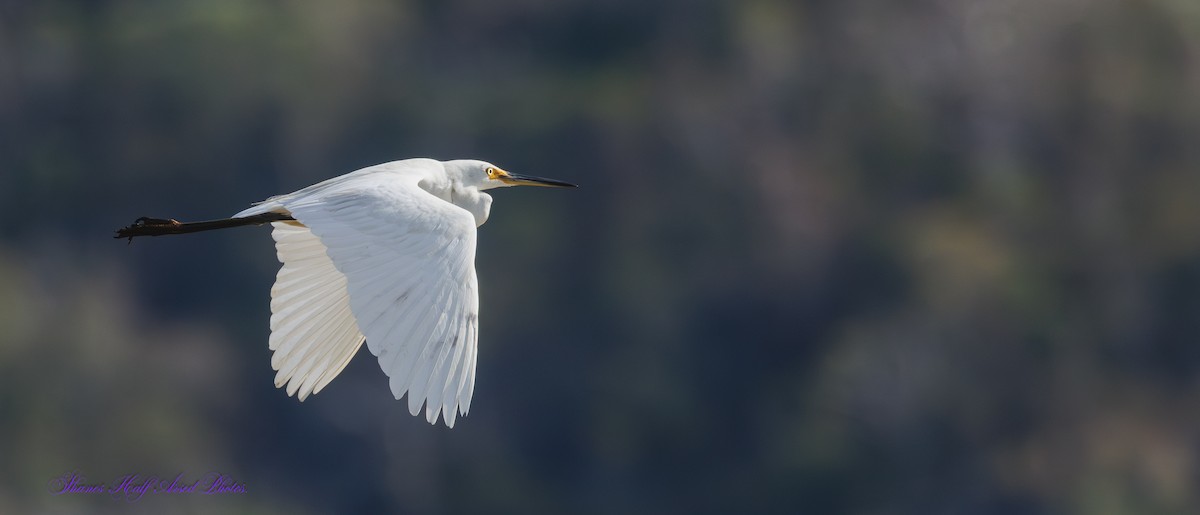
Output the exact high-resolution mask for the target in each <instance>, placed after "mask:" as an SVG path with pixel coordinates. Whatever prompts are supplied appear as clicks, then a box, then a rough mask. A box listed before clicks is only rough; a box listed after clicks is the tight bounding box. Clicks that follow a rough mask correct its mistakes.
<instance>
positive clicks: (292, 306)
mask: <svg viewBox="0 0 1200 515" xmlns="http://www.w3.org/2000/svg"><path fill="white" fill-rule="evenodd" d="M522 184H524V185H540V186H557V187H569V186H571V185H568V184H566V183H561V182H558V181H552V180H548V179H538V178H534V177H523V176H518V175H514V174H510V173H508V172H505V171H503V170H501V169H500V168H498V167H496V166H494V165H491V164H489V163H485V162H483V161H473V160H460V161H447V162H444V163H443V162H439V161H435V160H432V159H407V160H403V161H394V162H391V163H384V164H381V165H377V166H372V167H369V168H364V169H362V170H358V171H355V172H352V173H349V174H346V175H343V176H341V177H336V178H333V179H330V180H327V181H325V182H322V183H319V184H316V185H313V186H310V187H308V188H304V189H302V190H299V191H297V192H295V193H290V194H287V195H280V196H276V197H271V198H270V199H267V200H265V201H263V202H260V203H258V204H256V205H255V206H254V207H251V208H250V209H247V210H245V211H242V212H240V213H238V214H236V215H234V218H243V217H248V216H253V215H260V214H263V213H271V212H274V213H283V214H289V215H291V217H292V218H294V219H295V221H281V222H273V223H272V224H271V225H272V226H273V231H272V236H273V237H274V239H275V244H276V249H277V251H278V257H279V261H280V262H281V263H283V266H282V267H281V268H280V270H279V274H278V276H277V277H276V281H275V286H274V287H273V288H272V289H271V337H270V348H271V350H272V351H274V354H273V355H272V358H271V366H272V368H274V369H275V370H277V371H278V372H277V374H276V376H275V385H276V386H277V387H282V386H284V385H286V386H287V393H288V395H298V396H299V399H300V400H304V399H305V398H307V397H308V395H310V394H313V393H318V392H320V391H321V389H322V388H324V387H325V385H327V384H329V382H330V381H332V380H333V378H334V377H336V376H337V375H338V373H340V372H341V371H342V369H344V368H345V366H346V364H347V363H348V362H349V361H350V359H351V358H352V357H353V356H354V354H355V352H356V351H357V350H358V348H359V346H360V345H362V343H363V341H364V338H365V340H366V342H367V348H368V349H370V351H371V353H372V354H374V355H375V356H377V357H378V358H379V364H380V366H381V367H382V368H383V371H384V373H386V374H387V376H388V377H389V383H390V386H391V390H392V393H393V394H394V395H395V397H396V398H397V399H400V398H401V397H403V396H404V395H405V394H407V395H408V407H409V411H410V412H412V414H413V415H416V414H418V413H419V412H420V410H421V406H422V405H424V406H425V418H426V420H428V421H429V422H430V423H436V421H437V419H438V416H439V415H441V417H442V418H443V420H445V423H446V425H447V426H449V427H454V421H455V419H456V418H457V416H458V415H459V414H462V415H466V414H467V413H468V411H470V407H471V397H472V395H473V393H474V389H475V365H476V356H477V354H478V352H477V351H478V337H479V294H478V286H477V279H476V276H475V263H474V261H475V230H476V227H478V226H479V225H482V224H483V223H484V222H485V221H487V217H488V214H489V211H490V208H491V201H492V199H491V197H490V196H489V195H487V194H486V193H483V191H482V190H485V189H489V188H493V187H498V186H512V185H522Z"/></svg>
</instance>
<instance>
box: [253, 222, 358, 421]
mask: <svg viewBox="0 0 1200 515" xmlns="http://www.w3.org/2000/svg"><path fill="white" fill-rule="evenodd" d="M271 225H272V226H273V227H274V229H273V230H272V231H271V237H273V238H275V249H276V251H277V253H278V255H279V262H280V263H283V266H282V267H280V268H279V274H278V275H276V277H275V285H274V286H272V287H271V339H270V348H271V350H272V351H274V354H272V355H271V368H273V369H275V370H277V371H278V372H277V373H276V374H275V386H276V387H281V386H283V385H284V384H286V385H287V393H288V395H296V394H298V395H299V398H300V400H301V401H303V400H304V399H306V398H307V397H308V396H309V394H313V393H319V392H320V391H321V389H322V388H324V387H325V385H327V384H329V382H330V381H332V380H333V378H335V377H337V375H338V374H340V373H341V372H342V369H344V368H346V364H348V363H350V359H351V358H353V357H354V354H355V353H357V352H358V348H359V347H360V346H362V343H363V335H362V333H360V332H359V331H358V325H357V324H356V323H355V320H354V316H353V315H352V314H351V312H350V300H349V296H348V294H347V292H346V276H344V275H342V273H341V272H339V271H337V269H336V268H334V266H333V262H332V261H330V260H329V256H327V255H326V254H325V246H324V245H322V244H321V240H319V239H317V237H316V236H314V235H313V234H312V232H311V231H309V229H308V228H307V227H304V226H302V225H300V224H297V223H294V222H274V223H272V224H271Z"/></svg>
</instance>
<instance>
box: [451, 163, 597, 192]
mask: <svg viewBox="0 0 1200 515" xmlns="http://www.w3.org/2000/svg"><path fill="white" fill-rule="evenodd" d="M445 166H446V171H447V173H449V174H450V175H451V176H452V177H454V176H457V178H458V180H459V181H460V182H461V184H462V185H463V186H474V187H476V188H478V189H480V190H489V189H492V188H501V187H507V186H542V187H546V188H574V187H575V185H574V184H571V183H569V182H563V181H556V180H554V179H544V178H541V177H532V176H529V175H518V174H515V173H510V172H507V171H505V170H504V169H502V168H500V167H499V166H496V165H494V164H491V163H488V162H486V161H476V160H473V159H461V160H457V161H447V162H446V164H445Z"/></svg>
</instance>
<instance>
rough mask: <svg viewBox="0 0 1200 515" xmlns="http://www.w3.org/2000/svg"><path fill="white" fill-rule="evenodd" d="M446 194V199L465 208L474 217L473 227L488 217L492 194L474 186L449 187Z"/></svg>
mask: <svg viewBox="0 0 1200 515" xmlns="http://www.w3.org/2000/svg"><path fill="white" fill-rule="evenodd" d="M448 194H449V197H448V198H446V200H448V201H449V202H450V203H451V204H454V205H456V206H458V207H461V208H463V209H466V210H467V211H468V212H470V213H471V215H472V216H474V217H475V227H479V226H481V225H483V223H484V222H486V221H487V219H488V214H490V213H491V212H492V196H491V195H488V194H487V193H484V192H482V191H479V190H478V189H476V188H458V187H450V188H448Z"/></svg>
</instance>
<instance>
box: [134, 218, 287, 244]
mask: <svg viewBox="0 0 1200 515" xmlns="http://www.w3.org/2000/svg"><path fill="white" fill-rule="evenodd" d="M285 220H295V218H292V215H290V214H287V213H276V212H269V213H261V214H257V215H252V216H246V217H242V218H222V219H220V220H205V221H203V222H180V221H178V220H172V219H162V218H149V217H145V216H143V217H141V218H138V219H137V220H134V222H133V223H132V224H130V225H128V226H125V227H122V228H120V229H117V234H116V236H113V238H118V239H120V238H129V241H133V239H134V238H136V237H138V236H163V235H166V234H187V233H191V232H200V231H213V230H216V229H228V228H230V227H241V226H244V225H262V224H265V223H270V222H281V221H285Z"/></svg>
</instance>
